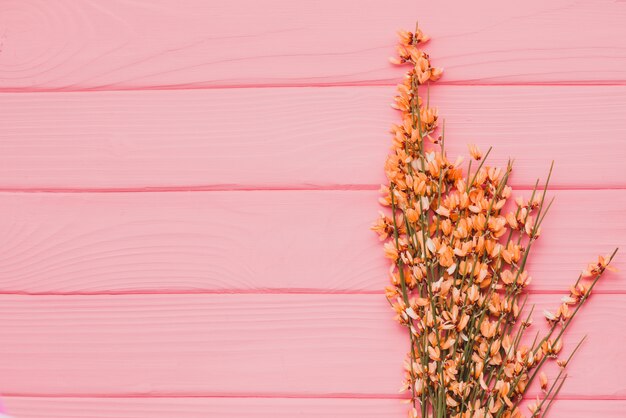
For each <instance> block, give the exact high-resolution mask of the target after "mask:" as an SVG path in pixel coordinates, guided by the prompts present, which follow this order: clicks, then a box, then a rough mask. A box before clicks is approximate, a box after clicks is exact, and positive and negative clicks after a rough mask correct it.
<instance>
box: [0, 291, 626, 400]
mask: <svg viewBox="0 0 626 418" xmlns="http://www.w3.org/2000/svg"><path fill="white" fill-rule="evenodd" d="M560 299H561V295H556V294H548V295H533V297H532V298H531V299H530V301H529V303H533V304H536V313H537V315H536V316H535V321H536V325H535V326H534V328H533V329H535V328H536V329H540V327H542V326H543V325H544V323H545V321H542V320H541V316H542V312H543V310H544V309H553V308H555V307H556V306H558V305H559V303H560ZM624 304H626V295H623V294H621V295H610V294H609V295H606V294H600V295H594V299H593V300H590V301H589V304H588V305H587V306H586V307H585V311H584V312H583V313H584V315H581V316H580V318H577V321H576V324H574V325H573V326H572V328H571V332H570V333H569V335H568V337H567V338H566V339H565V345H566V348H565V350H566V352H567V351H569V350H571V349H572V348H573V347H574V345H575V343H576V342H577V341H578V340H580V338H582V337H583V336H584V335H587V336H588V340H587V341H586V342H585V344H584V347H583V349H582V350H581V351H580V353H579V354H577V356H576V358H575V359H574V360H572V368H571V369H570V372H569V378H568V382H567V385H565V386H563V389H562V391H561V394H560V395H561V396H563V397H566V398H572V397H584V398H590V397H591V398H605V397H609V398H611V399H613V398H616V397H617V398H619V399H621V398H622V397H626V363H625V362H624V361H622V360H621V358H622V356H623V347H624V346H625V345H626V333H623V332H616V330H618V329H620V327H621V326H622V325H623V323H624V322H625V321H626V310H625V309H623V306H624ZM388 310H389V305H388V303H387V301H385V300H384V298H383V297H382V295H379V294H376V295H341V294H340V295H308V294H307V295H292V294H287V295H285V294H278V295H276V294H272V295H263V294H246V295H241V294H218V295H214V294H212V295H205V294H203V295H116V296H106V295H104V296H102V295H98V296H22V295H17V296H16V295H2V296H0V314H1V315H2V319H3V320H2V323H0V332H1V334H2V336H3V341H2V345H0V370H5V374H4V375H3V376H0V386H1V387H2V388H3V390H4V392H5V393H6V394H7V395H50V396H51V395H57V394H73V395H81V396H123V395H126V396H168V395H170V396H236V395H237V394H241V395H246V396H255V395H262V396H314V397H327V396H350V397H356V396H362V395H369V396H375V397H395V396H398V395H397V394H398V384H399V382H400V381H401V378H402V370H401V368H398V367H397V366H396V365H397V364H398V359H401V360H402V359H403V358H404V353H405V347H406V344H407V337H406V333H405V332H403V331H404V330H403V329H402V328H400V327H399V326H395V325H394V324H393V323H392V324H389V318H388V316H387V315H386V314H388ZM529 335H530V336H531V337H532V335H531V334H529ZM95 376H97V378H94V377H95ZM590 381H592V382H594V384H593V385H590V384H589V382H590ZM242 382H245V384H243V383H242ZM532 393H536V391H534V392H532ZM532 393H531V394H532Z"/></svg>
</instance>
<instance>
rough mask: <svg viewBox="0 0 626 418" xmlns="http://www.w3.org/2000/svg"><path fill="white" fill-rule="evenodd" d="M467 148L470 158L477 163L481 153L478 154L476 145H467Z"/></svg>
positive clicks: (481, 156) (481, 155)
mask: <svg viewBox="0 0 626 418" xmlns="http://www.w3.org/2000/svg"><path fill="white" fill-rule="evenodd" d="M467 147H468V148H469V152H470V156H471V157H472V158H473V159H475V160H476V161H479V160H480V159H482V158H483V154H482V152H480V150H479V149H478V147H477V146H476V145H474V144H468V145H467Z"/></svg>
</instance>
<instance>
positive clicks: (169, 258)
mask: <svg viewBox="0 0 626 418" xmlns="http://www.w3.org/2000/svg"><path fill="white" fill-rule="evenodd" d="M527 193H528V192H526V194H527ZM551 194H552V195H554V196H555V198H556V201H555V203H554V205H553V207H552V209H551V212H550V213H549V214H548V217H547V218H546V220H545V224H544V227H543V233H542V237H541V239H539V240H538V241H537V242H536V244H535V246H534V247H533V253H532V255H531V257H530V258H529V260H530V261H529V265H528V268H529V271H530V272H531V275H532V276H533V278H534V279H533V283H532V285H531V286H532V289H534V290H537V291H555V290H556V291H561V290H566V289H568V288H569V286H570V284H571V283H572V282H573V281H574V280H575V279H576V277H577V276H578V273H579V272H580V270H581V269H582V268H583V267H584V266H586V265H587V263H588V262H591V261H594V260H595V257H596V255H597V254H605V253H607V252H609V251H611V250H613V249H614V248H615V247H617V246H621V247H622V248H624V247H626V245H625V244H626V242H625V241H624V240H625V238H624V237H626V220H625V219H624V216H623V214H624V213H625V212H626V191H623V190H576V191H566V190H558V191H554V192H552V193H551ZM0 208H1V209H2V216H1V217H0V248H2V251H0V292H5V293H6V292H9V293H16V292H17V293H22V292H25V293H43V294H45V293H128V292H131V293H132V292H144V293H145V292H147V293H155V292H157V293H158V292H183V293H185V292H186V293H193V292H229V291H243V292H277V291H282V292H375V293H378V292H381V291H382V289H383V288H384V286H386V285H387V277H388V273H387V271H388V260H387V259H385V258H384V256H383V251H382V244H381V243H380V242H379V241H378V238H377V237H376V236H375V234H374V233H373V232H372V231H370V230H369V227H370V225H371V224H372V222H373V220H374V219H375V218H376V216H378V215H377V212H378V210H379V209H380V208H381V207H380V206H379V205H378V193H377V192H376V191H257V192H250V191H247V192H244V191H238V192H194V193H184V192H180V193H104V194H103V193H69V194H62V193H0ZM615 265H616V266H617V267H618V268H620V269H621V270H622V271H623V270H624V269H626V264H625V262H624V257H623V256H622V255H621V254H618V257H617V258H616V259H615ZM598 286H599V287H598V288H599V290H602V291H605V292H607V291H626V282H625V281H624V280H622V279H621V278H620V277H619V275H615V274H613V275H607V277H606V279H605V280H603V282H602V283H600V284H599V285H598Z"/></svg>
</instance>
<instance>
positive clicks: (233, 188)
mask: <svg viewBox="0 0 626 418" xmlns="http://www.w3.org/2000/svg"><path fill="white" fill-rule="evenodd" d="M510 186H511V187H513V188H514V189H516V190H532V188H533V185H529V184H515V183H512V184H510ZM379 188H380V184H338V185H330V186H322V185H320V186H316V185H307V186H297V185H294V186H289V185H277V186H261V185H258V186H255V185H241V186H237V185H228V186H222V185H214V186H211V185H207V186H163V187H102V188H100V187H89V188H62V187H54V188H53V187H33V188H30V187H14V188H13V187H0V193H51V194H52V193H155V192H159V193H179V192H248V191H249V192H257V191H366V190H378V189H379ZM549 190H626V184H625V185H617V186H606V185H591V186H582V185H581V186H577V185H563V186H559V185H553V186H550V188H549Z"/></svg>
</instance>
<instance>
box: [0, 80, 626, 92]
mask: <svg viewBox="0 0 626 418" xmlns="http://www.w3.org/2000/svg"><path fill="white" fill-rule="evenodd" d="M401 81H402V79H401V78H400V77H398V79H397V80H396V79H394V80H380V81H377V80H367V81H362V82H358V81H357V82H335V83H262V84H256V83H241V84H222V85H216V86H202V85H199V86H194V85H189V86H186V85H173V86H167V85H163V86H134V87H133V86H129V87H106V86H104V87H92V88H88V87H84V88H75V89H70V88H57V89H52V88H48V89H45V88H6V87H5V88H0V94H2V93H89V92H98V91H155V90H156V91H159V90H167V91H171V90H227V89H270V88H271V89H274V88H293V87H303V88H304V87H306V88H333V87H385V86H387V87H392V86H395V85H396V84H398V83H400V82H401ZM437 85H438V86H485V87H489V86H494V87H507V86H545V87H568V86H576V87H594V86H595V87H597V86H624V85H626V80H607V81H595V80H594V81H591V80H580V81H563V82H558V81H557V82H554V81H546V82H542V81H529V82H525V81H524V82H522V81H520V82H508V83H502V82H500V83H498V82H481V81H467V80H465V81H464V80H459V81H438V82H437Z"/></svg>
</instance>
